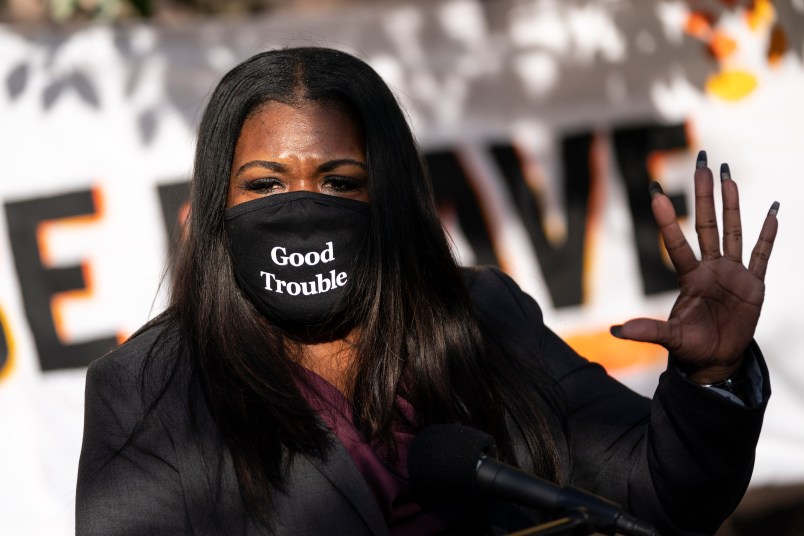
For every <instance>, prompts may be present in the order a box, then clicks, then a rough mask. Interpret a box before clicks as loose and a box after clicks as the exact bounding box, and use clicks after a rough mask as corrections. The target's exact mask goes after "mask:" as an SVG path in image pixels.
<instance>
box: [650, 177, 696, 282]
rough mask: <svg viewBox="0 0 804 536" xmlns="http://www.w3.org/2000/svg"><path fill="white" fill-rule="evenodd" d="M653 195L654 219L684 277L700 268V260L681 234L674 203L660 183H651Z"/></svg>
mask: <svg viewBox="0 0 804 536" xmlns="http://www.w3.org/2000/svg"><path fill="white" fill-rule="evenodd" d="M651 195H652V196H653V199H652V200H651V205H650V206H651V209H652V210H653V217H654V218H655V219H656V225H657V226H658V227H659V232H660V233H661V235H662V240H664V247H665V249H667V254H668V255H669V256H670V262H672V263H673V267H674V268H675V269H676V273H678V275H684V274H686V273H687V272H690V271H692V270H693V269H695V267H696V266H698V259H696V258H695V252H693V251H692V248H691V247H690V245H689V242H687V238H686V237H685V236H684V233H683V232H681V227H680V226H679V225H678V219H677V218H676V211H675V209H674V208H673V203H671V202H670V199H669V198H668V197H667V196H666V195H664V193H663V192H662V187H661V186H659V183H657V182H654V183H651Z"/></svg>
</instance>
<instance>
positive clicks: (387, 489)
mask: <svg viewBox="0 0 804 536" xmlns="http://www.w3.org/2000/svg"><path fill="white" fill-rule="evenodd" d="M299 368H300V369H301V370H302V374H303V375H304V379H303V381H298V382H297V383H298V386H299V389H300V390H301V392H302V395H304V397H305V398H306V399H307V401H308V402H309V403H310V405H311V406H312V407H313V409H314V410H316V411H317V412H318V415H319V416H320V417H321V419H322V420H323V421H324V423H326V425H327V426H329V427H330V429H332V431H333V432H334V433H335V435H336V436H337V438H338V439H339V440H340V441H341V443H343V445H344V447H346V450H347V452H348V453H349V455H350V456H351V458H352V460H353V461H354V463H355V466H356V467H357V470H358V471H360V474H361V475H363V478H364V479H365V481H366V483H367V484H368V487H369V489H370V490H371V492H372V493H373V495H374V498H375V499H376V500H377V504H378V505H379V507H380V510H381V511H382V513H383V515H384V516H385V521H386V523H387V524H388V530H389V532H390V534H391V535H392V536H402V535H408V534H410V535H422V536H426V535H431V534H452V533H455V534H458V533H460V534H471V533H474V532H479V533H482V532H483V530H482V529H481V530H480V531H478V528H480V527H478V526H477V524H476V523H473V522H472V520H471V519H470V518H469V516H468V515H467V511H466V508H465V507H462V506H453V505H434V506H429V505H428V506H422V505H421V504H419V503H418V502H417V501H416V498H415V497H414V496H413V493H412V492H411V490H410V485H409V482H408V469H407V461H408V451H409V450H410V444H411V442H412V441H413V437H414V435H415V430H414V428H413V427H412V425H411V424H410V423H413V422H415V421H416V412H415V410H414V408H413V406H412V405H411V404H410V403H409V402H408V401H407V400H405V399H404V398H402V397H401V396H397V397H396V406H397V410H398V412H399V413H400V414H401V415H402V419H400V418H395V419H394V421H393V423H392V425H391V435H392V438H393V442H394V445H395V447H396V455H394V452H393V449H392V448H388V445H385V444H381V443H379V442H377V441H366V440H365V439H364V438H363V437H362V435H361V434H360V432H359V431H358V430H357V428H356V427H355V425H354V424H353V423H352V408H351V406H350V404H349V401H348V400H347V399H346V397H345V396H344V395H343V394H342V393H341V392H340V391H339V390H338V389H337V388H336V387H335V386H333V385H332V384H330V383H329V382H327V381H326V380H325V379H324V378H322V377H321V376H319V375H317V374H316V373H314V372H312V371H310V370H308V369H305V368H302V367H299Z"/></svg>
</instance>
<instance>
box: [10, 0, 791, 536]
mask: <svg viewBox="0 0 804 536" xmlns="http://www.w3.org/2000/svg"><path fill="white" fill-rule="evenodd" d="M302 45H318V46H329V47H334V48H339V49H342V50H346V51H348V52H350V53H353V54H355V55H357V56H359V57H361V58H363V59H364V60H366V61H367V62H369V63H370V64H371V65H372V66H373V67H374V68H375V69H376V70H377V71H378V72H379V73H380V74H381V75H382V76H383V77H384V78H385V80H386V81H387V82H388V83H389V84H390V85H391V87H392V88H393V89H394V91H395V92H396V94H397V96H398V98H399V100H400V102H401V103H402V105H403V106H404V108H405V110H406V112H407V114H408V117H409V120H410V122H411V124H412V125H413V128H414V131H415V133H416V135H417V136H418V139H419V141H420V143H421V146H422V150H423V152H424V154H425V156H426V159H427V162H428V165H429V168H430V170H431V173H432V176H433V181H434V186H435V191H436V195H437V198H438V203H439V209H440V211H441V215H442V218H443V221H444V225H445V227H446V228H447V229H448V231H449V233H450V235H451V237H452V240H453V244H454V247H455V253H456V255H457V256H458V257H459V258H460V260H461V262H463V263H464V264H495V265H498V266H500V267H501V268H502V269H504V270H505V271H506V272H508V273H509V274H511V275H512V276H513V277H514V278H515V279H516V280H517V281H518V282H519V284H520V285H521V286H522V287H523V288H524V289H525V290H526V291H528V292H529V293H531V294H532V295H533V296H534V297H536V299H537V300H538V301H539V302H540V304H541V305H542V307H543V308H544V312H545V318H546V321H547V323H548V325H550V326H551V327H552V328H553V329H554V330H555V331H557V332H558V333H559V334H560V335H561V336H563V337H564V338H565V339H566V340H567V341H568V342H569V343H570V344H571V345H572V346H573V347H574V348H576V350H578V351H579V352H580V353H582V354H583V355H585V356H587V357H588V358H590V359H592V360H594V361H598V362H600V363H602V364H603V365H604V366H605V367H606V368H607V369H608V370H609V372H610V373H611V374H613V375H614V376H615V377H617V378H618V379H620V380H621V381H623V382H624V383H626V384H628V385H629V386H631V387H632V388H634V389H635V390H637V391H639V392H641V393H644V394H646V395H650V394H651V393H652V391H653V389H654V388H655V385H656V381H657V378H658V375H659V374H660V373H661V371H662V370H663V369H664V367H665V361H666V354H665V352H664V350H662V349H661V348H656V347H653V346H650V345H643V344H637V343H629V342H625V341H619V340H616V339H614V338H612V337H610V336H609V335H608V327H609V326H610V325H611V324H616V323H621V322H622V321H624V320H626V319H628V318H632V317H636V316H653V317H657V318H666V316H667V314H668V312H669V310H670V307H671V306H672V303H673V300H674V297H675V276H674V274H673V273H672V271H671V269H670V268H669V265H668V263H667V260H666V254H665V253H664V251H663V250H662V248H661V245H660V241H659V238H658V234H657V231H656V227H655V225H654V224H653V222H652V218H651V216H650V211H649V207H648V205H649V196H648V184H649V182H650V181H651V180H657V181H659V182H660V183H661V184H662V186H663V188H664V190H665V192H667V193H668V194H669V195H671V197H672V199H673V201H674V203H675V204H676V208H677V211H678V212H679V214H681V216H682V220H683V225H684V228H685V231H686V232H687V233H688V234H689V236H693V234H692V233H693V222H692V218H688V217H687V215H688V214H690V215H691V211H692V200H693V197H692V196H693V190H692V172H693V169H694V166H695V156H696V154H697V152H698V150H700V149H706V150H707V152H708V155H709V163H710V167H712V168H713V169H714V170H715V171H717V168H718V167H719V165H720V163H721V162H728V163H729V165H730V167H731V172H732V176H733V177H734V178H735V180H736V181H737V182H738V183H739V185H740V188H741V197H742V204H743V209H742V213H743V223H744V235H745V237H746V243H747V244H753V242H754V241H755V240H756V237H757V235H758V232H759V228H760V226H761V222H762V220H763V218H764V216H765V214H766V212H767V210H768V208H769V207H770V205H771V203H772V202H773V201H775V200H778V201H780V202H781V209H780V214H779V217H780V224H781V226H780V232H779V237H778V239H777V246H776V249H775V250H774V253H773V258H772V262H771V265H770V269H769V271H768V275H767V279H766V283H767V300H766V303H765V308H764V311H763V317H762V319H761V320H760V325H759V328H758V331H757V334H756V338H757V340H758V341H759V343H760V346H761V347H762V349H763V351H764V353H765V356H766V359H767V361H768V365H769V367H770V370H771V374H772V385H773V397H772V399H771V401H770V404H769V407H768V412H767V416H766V420H765V427H764V430H763V435H762V437H761V440H760V445H759V448H758V451H757V459H756V467H755V471H754V478H753V480H752V485H751V488H750V489H749V493H748V495H747V496H746V499H745V500H744V501H743V503H742V504H741V505H740V507H739V508H738V510H737V512H736V514H735V515H734V516H733V518H732V519H730V520H729V521H728V522H727V524H726V525H725V526H724V527H723V529H722V530H721V532H720V534H721V535H724V536H725V535H732V534H735V535H736V534H739V535H746V534H758V535H759V534H763V535H764V534H779V535H787V534H790V535H792V534H799V535H800V534H804V454H803V453H804V357H802V355H804V322H802V320H801V316H802V315H801V314H800V313H799V309H800V304H801V303H804V285H802V282H801V277H800V271H801V270H800V266H801V263H802V261H804V253H801V251H800V249H799V248H800V245H799V244H800V242H801V240H800V236H799V233H800V231H801V230H802V229H804V202H803V201H802V199H804V185H803V184H804V174H802V171H801V169H802V165H801V156H802V154H804V61H803V60H802V58H803V57H804V0H775V1H770V0H753V1H750V0H746V1H741V0H721V1H715V0H712V1H693V0H688V1H684V0H640V1H636V0H634V1H625V0H594V1H593V0H588V1H581V0H571V1H566V0H565V1H557V0H527V1H526V0H519V1H515V0H485V1H481V0H450V1H419V2H416V1H411V0H408V1H392V0H384V1H374V2H368V1H361V0H322V1H315V0H220V1H213V0H0V212H2V215H0V533H2V534H13V535H18V534H25V535H27V534H37V535H38V534H42V535H45V534H46V535H62V534H63V535H66V534H72V533H73V520H74V517H73V509H74V489H75V478H76V468H77V461H78V454H79V451H80V446H81V434H82V420H83V415H82V412H83V387H84V375H85V371H86V366H87V365H88V364H89V363H90V362H91V361H92V360H93V359H95V358H97V357H99V356H100V355H102V354H103V353H105V352H106V351H108V350H109V349H110V348H112V347H114V346H115V345H116V344H117V343H118V342H119V341H122V340H124V339H125V338H126V337H127V336H128V335H130V334H131V333H132V332H133V331H134V330H136V329H137V327H138V326H140V325H141V324H142V323H144V322H145V321H146V320H147V319H149V318H151V317H152V316H153V315H155V314H156V313H158V312H159V311H160V310H161V308H162V307H163V304H164V288H165V286H166V285H167V284H168V282H165V283H164V284H163V285H162V286H161V287H160V282H161V281H162V279H163V277H162V276H163V272H164V268H165V264H166V261H165V259H166V258H167V256H168V255H169V253H170V251H171V248H172V245H173V244H174V243H175V240H176V238H175V237H176V236H178V231H179V229H180V227H181V222H182V218H183V216H184V215H186V210H187V206H186V198H187V191H188V190H187V188H188V185H187V180H188V177H189V175H190V172H191V167H192V154H193V150H194V136H195V130H196V127H197V123H198V120H199V118H200V114H201V111H202V109H203V106H204V104H205V102H206V99H207V98H208V96H209V94H210V92H211V90H212V88H213V87H214V85H215V83H216V82H217V80H218V79H219V78H220V77H221V76H222V75H223V73H225V72H226V71H227V70H228V69H230V68H231V67H233V66H234V65H236V64H237V63H239V62H240V61H242V60H244V59H246V58H248V57H249V56H251V55H252V54H254V53H256V52H259V51H262V50H265V49H269V48H276V47H284V46H302ZM222 180H225V178H222ZM693 242H694V240H693ZM694 247H696V248H697V244H694ZM748 250H749V246H746V255H747V251H748ZM160 289H161V290H160Z"/></svg>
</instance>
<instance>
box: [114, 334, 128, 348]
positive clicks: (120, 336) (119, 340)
mask: <svg viewBox="0 0 804 536" xmlns="http://www.w3.org/2000/svg"><path fill="white" fill-rule="evenodd" d="M129 337H131V333H128V332H125V331H118V332H117V333H115V339H117V345H118V346H119V345H121V344H123V343H124V342H126V341H127V340H128V338H129Z"/></svg>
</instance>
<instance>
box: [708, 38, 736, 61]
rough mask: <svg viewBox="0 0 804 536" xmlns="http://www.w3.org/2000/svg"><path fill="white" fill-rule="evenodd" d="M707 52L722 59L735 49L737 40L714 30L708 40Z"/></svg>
mask: <svg viewBox="0 0 804 536" xmlns="http://www.w3.org/2000/svg"><path fill="white" fill-rule="evenodd" d="M708 46H709V52H711V53H712V56H714V57H715V58H717V59H719V60H722V59H724V58H727V57H728V56H731V55H732V54H734V53H735V52H736V51H737V41H735V40H734V39H732V38H731V37H729V36H728V35H726V34H725V33H723V32H715V33H714V34H712V39H710V40H709V45H708Z"/></svg>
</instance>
